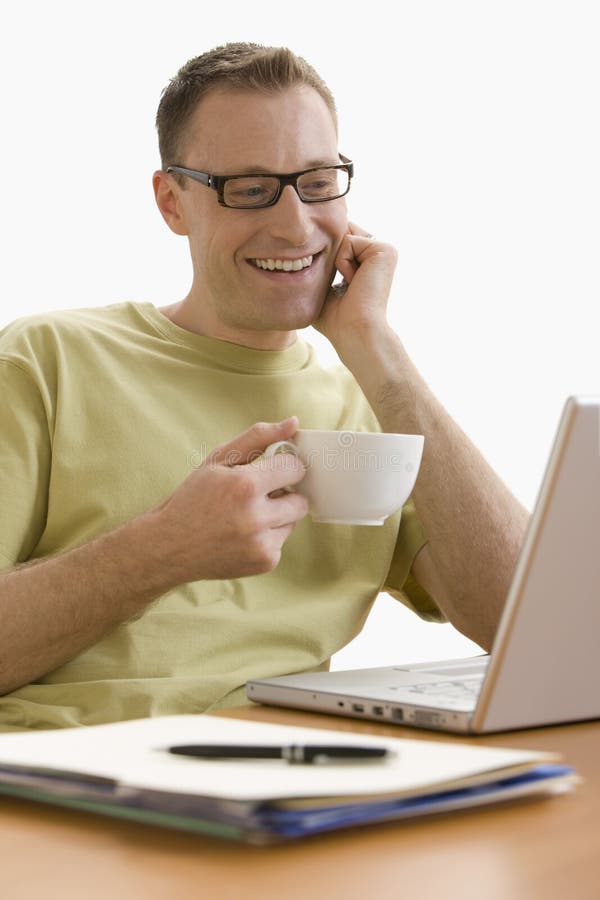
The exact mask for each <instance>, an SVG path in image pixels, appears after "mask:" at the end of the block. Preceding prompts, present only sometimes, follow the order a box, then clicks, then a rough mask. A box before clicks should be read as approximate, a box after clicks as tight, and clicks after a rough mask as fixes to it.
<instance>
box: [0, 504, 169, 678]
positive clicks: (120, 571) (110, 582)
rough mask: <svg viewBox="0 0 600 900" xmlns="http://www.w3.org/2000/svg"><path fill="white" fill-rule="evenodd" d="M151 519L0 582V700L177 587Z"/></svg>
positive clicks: (11, 572) (26, 566)
mask: <svg viewBox="0 0 600 900" xmlns="http://www.w3.org/2000/svg"><path fill="white" fill-rule="evenodd" d="M163 557H164V554H162V553H161V552H160V545H159V540H158V522H157V519H156V516H155V514H154V513H153V512H151V513H147V514H145V515H143V516H140V517H138V518H136V519H134V520H132V521H130V522H128V523H126V524H125V525H123V526H121V527H120V528H118V529H116V530H114V531H111V532H108V533H107V534H104V535H102V536H100V537H98V538H96V539H94V540H92V541H90V542H89V543H86V544H84V545H82V546H81V547H77V548H75V549H73V550H70V551H68V552H66V553H63V554H60V555H57V556H52V557H48V558H46V559H40V560H35V561H33V562H31V563H25V564H24V565H20V566H16V567H15V568H13V569H10V570H8V571H5V572H3V573H2V574H1V575H0V694H6V693H8V692H9V691H12V690H15V689H16V688H17V687H20V686H22V685H24V684H27V683H29V682H30V681H33V680H34V679H35V678H39V677H40V676H42V675H44V674H45V673H46V672H50V671H52V670H53V669H55V668H58V667H59V666H61V665H63V664H64V663H66V662H67V661H69V660H70V659H73V657H75V656H76V655H77V654H78V653H80V652H81V651H82V650H85V649H86V648H87V647H89V646H91V645H92V644H94V643H96V642H97V641H99V640H100V639H101V638H102V637H103V636H104V635H105V634H107V633H108V632H109V631H111V630H112V629H113V628H115V627H116V626H117V625H120V624H121V623H123V622H126V621H127V620H128V619H131V618H132V617H134V616H136V615H139V614H140V613H141V612H143V610H144V609H145V608H146V607H147V606H148V604H150V603H151V602H152V601H154V600H156V599H157V598H158V597H160V596H161V595H162V594H164V593H165V592H166V591H167V590H169V589H170V588H171V587H173V586H174V584H175V583H176V581H177V579H176V578H175V577H174V575H173V574H172V571H171V568H170V567H169V565H168V564H165V559H164V558H163Z"/></svg>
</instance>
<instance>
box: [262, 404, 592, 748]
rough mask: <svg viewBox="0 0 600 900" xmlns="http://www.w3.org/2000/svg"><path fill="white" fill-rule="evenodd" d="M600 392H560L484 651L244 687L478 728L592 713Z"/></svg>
mask: <svg viewBox="0 0 600 900" xmlns="http://www.w3.org/2000/svg"><path fill="white" fill-rule="evenodd" d="M599 645H600V397H569V398H568V400H567V401H566V403H565V406H564V410H563V413H562V417H561V420H560V423H559V426H558V431H557V435H556V438H555V441H554V446H553V448H552V452H551V454H550V459H549V462H548V465H547V468H546V472H545V475H544V479H543V481H542V486H541V488H540V492H539V495H538V498H537V501H536V505H535V509H534V512H533V515H532V517H531V521H530V523H529V527H528V530H527V533H526V536H525V540H524V543H523V547H522V550H521V554H520V557H519V560H518V563H517V566H516V568H515V573H514V576H513V580H512V584H511V586H510V589H509V592H508V596H507V599H506V603H505V607H504V611H503V614H502V618H501V621H500V625H499V628H498V632H497V634H496V638H495V641H494V646H493V647H492V651H491V653H490V655H489V656H487V655H485V656H483V655H482V656H477V657H474V658H469V659H458V660H446V661H444V662H436V663H419V664H417V665H415V664H411V665H405V666H402V665H398V666H386V667H382V668H375V669H355V670H349V671H341V672H314V673H305V674H299V675H287V676H280V677H277V678H264V679H260V680H253V681H249V682H248V684H247V695H248V697H249V699H250V700H254V701H255V702H259V703H268V704H271V705H275V706H288V707H298V708H301V709H309V710H315V711H319V712H324V713H329V714H332V713H334V714H336V715H342V716H351V717H356V718H362V719H374V720H376V721H387V722H398V723H400V724H402V725H413V726H416V727H420V728H433V729H439V730H443V731H453V732H467V733H486V732H495V731H508V730H511V729H516V728H529V727H534V726H538V725H551V724H556V723H559V722H572V721H578V720H583V719H596V718H599V717H600V647H599Z"/></svg>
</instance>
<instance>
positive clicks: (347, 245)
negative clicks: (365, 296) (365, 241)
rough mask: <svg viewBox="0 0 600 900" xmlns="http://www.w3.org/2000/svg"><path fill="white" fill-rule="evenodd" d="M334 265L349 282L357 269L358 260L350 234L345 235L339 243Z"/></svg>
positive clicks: (348, 282)
mask: <svg viewBox="0 0 600 900" xmlns="http://www.w3.org/2000/svg"><path fill="white" fill-rule="evenodd" d="M335 267H336V269H337V270H338V272H339V273H340V275H341V276H342V278H343V279H344V281H345V282H346V283H347V284H350V283H351V281H352V279H353V277H354V275H355V273H356V271H357V269H358V262H357V261H356V256H355V253H354V250H353V247H352V243H351V241H350V235H348V234H347V235H346V236H345V237H344V239H343V241H342V243H341V244H340V248H339V250H338V253H337V256H336V258H335Z"/></svg>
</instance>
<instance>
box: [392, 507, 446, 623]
mask: <svg viewBox="0 0 600 900" xmlns="http://www.w3.org/2000/svg"><path fill="white" fill-rule="evenodd" d="M426 543H427V537H426V535H425V532H424V530H423V526H422V524H421V520H420V519H419V516H418V514H417V510H416V509H415V505H414V502H413V501H412V500H409V501H408V503H406V504H405V505H404V507H403V509H402V517H401V519H400V528H399V530H398V538H397V540H396V546H395V548H394V555H393V557H392V562H391V564H390V569H389V572H388V575H387V578H386V580H385V583H384V585H383V587H382V591H386V592H387V593H388V594H391V595H392V597H394V598H395V599H396V600H400V602H401V603H403V604H404V605H405V606H407V607H408V608H409V609H411V610H412V611H413V612H415V613H416V614H417V615H418V616H420V617H421V618H422V619H425V620H426V621H427V622H445V621H446V617H445V616H444V614H443V613H442V612H441V610H440V609H439V607H438V606H437V604H436V602H435V600H434V599H433V598H432V597H430V595H429V594H428V593H427V591H426V590H425V588H423V587H421V585H420V584H419V582H418V581H417V580H416V578H415V577H414V575H413V574H412V572H411V567H412V564H413V562H414V560H415V557H416V555H417V553H418V552H419V550H421V548H422V547H424V546H425V544H426Z"/></svg>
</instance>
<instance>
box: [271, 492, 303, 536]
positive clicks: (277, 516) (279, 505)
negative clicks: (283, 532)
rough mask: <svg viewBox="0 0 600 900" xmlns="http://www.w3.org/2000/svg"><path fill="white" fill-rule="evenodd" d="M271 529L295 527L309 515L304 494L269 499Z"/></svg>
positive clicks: (284, 495)
mask: <svg viewBox="0 0 600 900" xmlns="http://www.w3.org/2000/svg"><path fill="white" fill-rule="evenodd" d="M269 512H270V515H271V519H270V523H271V524H270V527H271V528H285V527H287V526H291V527H292V528H293V526H294V525H295V524H296V522H298V521H299V520H300V519H303V518H304V516H306V515H307V513H308V500H307V499H306V497H304V496H303V495H302V494H283V496H281V497H276V498H274V499H269Z"/></svg>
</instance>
